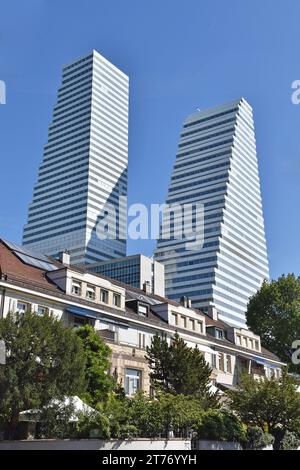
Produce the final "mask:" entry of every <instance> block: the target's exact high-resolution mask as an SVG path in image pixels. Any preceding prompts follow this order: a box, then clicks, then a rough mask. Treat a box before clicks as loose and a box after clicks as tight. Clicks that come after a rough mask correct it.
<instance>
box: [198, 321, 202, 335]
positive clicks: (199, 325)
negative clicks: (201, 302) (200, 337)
mask: <svg viewBox="0 0 300 470" xmlns="http://www.w3.org/2000/svg"><path fill="white" fill-rule="evenodd" d="M197 324H198V331H199V333H203V323H202V321H198V322H197Z"/></svg>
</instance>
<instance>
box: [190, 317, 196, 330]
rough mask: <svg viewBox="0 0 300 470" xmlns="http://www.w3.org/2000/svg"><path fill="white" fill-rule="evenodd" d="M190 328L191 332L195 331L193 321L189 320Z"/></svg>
mask: <svg viewBox="0 0 300 470" xmlns="http://www.w3.org/2000/svg"><path fill="white" fill-rule="evenodd" d="M190 328H191V330H192V331H195V320H193V319H192V318H191V319H190Z"/></svg>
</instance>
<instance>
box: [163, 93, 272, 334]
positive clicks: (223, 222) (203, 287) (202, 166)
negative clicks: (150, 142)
mask: <svg viewBox="0 0 300 470" xmlns="http://www.w3.org/2000/svg"><path fill="white" fill-rule="evenodd" d="M166 202H167V204H175V203H176V204H183V203H196V202H201V203H203V204H204V244H203V246H202V247H201V249H200V248H199V250H190V249H188V250H187V249H186V246H185V242H186V240H184V239H183V240H178V239H174V238H173V239H172V238H170V239H167V240H164V239H160V240H159V241H158V244H157V249H156V252H155V257H156V259H157V260H158V261H160V262H161V263H163V264H164V265H165V278H166V286H165V287H166V295H167V296H168V297H169V298H171V299H174V300H179V299H180V298H181V297H182V296H188V297H189V298H190V299H191V300H192V304H193V306H195V307H199V308H201V309H203V310H205V309H207V308H208V307H209V306H211V305H214V306H215V307H216V308H217V310H218V312H219V315H220V318H221V319H223V320H224V321H225V322H227V323H229V324H231V325H233V326H245V312H246V307H247V302H248V299H249V297H250V296H251V295H253V294H254V293H255V292H256V290H257V289H258V288H259V287H260V285H261V282H262V281H263V279H264V278H268V277H269V269H268V259H267V248H266V240H265V231H264V219H263V212H262V202H261V194H260V182H259V174H258V165H257V157H256V144H255V136H254V126H253V116H252V109H251V107H250V106H249V104H248V103H247V102H246V101H245V99H244V98H242V99H239V100H236V101H233V102H231V103H228V104H225V105H222V106H218V107H216V108H212V109H208V110H204V111H199V112H196V113H194V114H192V115H190V116H189V117H188V118H187V119H186V121H185V122H184V124H183V128H182V132H181V135H180V141H179V145H178V151H177V156H176V161H175V164H174V168H173V174H172V178H171V183H170V186H169V190H168V196H167V201H166Z"/></svg>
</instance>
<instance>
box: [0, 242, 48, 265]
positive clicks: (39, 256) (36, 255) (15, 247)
mask: <svg viewBox="0 0 300 470" xmlns="http://www.w3.org/2000/svg"><path fill="white" fill-rule="evenodd" d="M3 241H4V243H5V244H6V245H8V246H9V247H10V248H11V249H12V250H13V251H17V252H18V253H23V254H24V255H27V256H30V257H31V258H36V259H40V260H41V261H45V262H46V263H49V260H48V258H47V256H45V255H43V254H42V253H38V252H36V251H34V250H30V249H29V248H25V247H24V246H20V245H17V244H16V243H12V242H9V241H6V240H3Z"/></svg>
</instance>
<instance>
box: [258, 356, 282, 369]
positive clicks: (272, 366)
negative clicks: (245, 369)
mask: <svg viewBox="0 0 300 470" xmlns="http://www.w3.org/2000/svg"><path fill="white" fill-rule="evenodd" d="M254 360H255V362H257V364H262V365H264V366H267V367H271V369H278V367H279V366H276V364H270V362H268V361H267V360H266V359H263V358H262V357H255V358H254Z"/></svg>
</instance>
